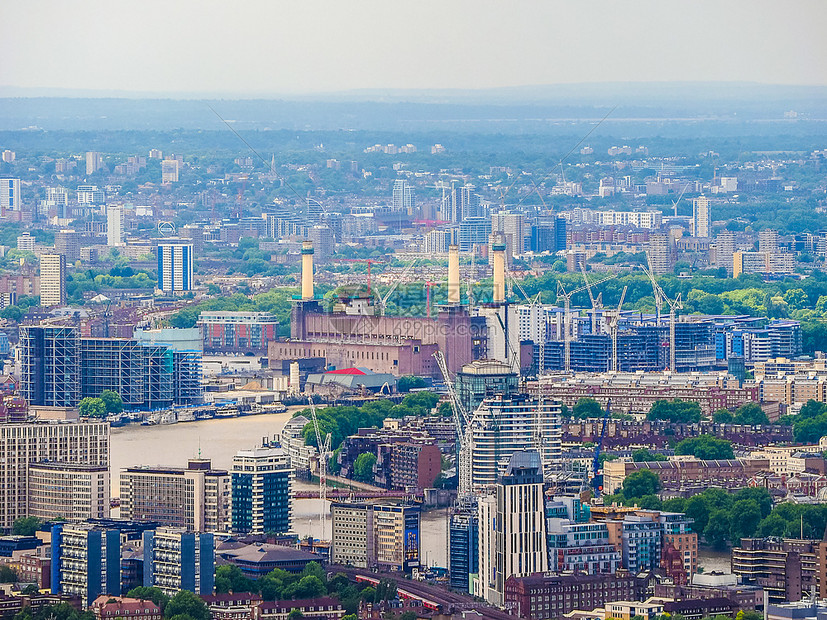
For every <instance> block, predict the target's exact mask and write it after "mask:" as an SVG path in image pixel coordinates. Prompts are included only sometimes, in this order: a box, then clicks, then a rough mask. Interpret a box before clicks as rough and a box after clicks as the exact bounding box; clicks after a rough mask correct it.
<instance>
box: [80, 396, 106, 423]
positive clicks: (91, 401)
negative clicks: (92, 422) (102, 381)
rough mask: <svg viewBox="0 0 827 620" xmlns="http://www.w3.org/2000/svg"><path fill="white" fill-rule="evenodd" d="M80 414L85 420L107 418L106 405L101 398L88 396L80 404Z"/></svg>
mask: <svg viewBox="0 0 827 620" xmlns="http://www.w3.org/2000/svg"><path fill="white" fill-rule="evenodd" d="M78 413H80V415H81V417H84V418H105V417H106V404H105V403H104V402H103V400H102V399H100V398H91V397H89V396H87V397H86V398H84V399H83V400H81V401H80V403H79V404H78Z"/></svg>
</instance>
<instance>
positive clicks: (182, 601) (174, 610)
mask: <svg viewBox="0 0 827 620" xmlns="http://www.w3.org/2000/svg"><path fill="white" fill-rule="evenodd" d="M179 615H184V616H189V617H190V618H192V619H193V620H210V610H209V608H208V607H207V604H206V603H205V602H204V601H203V600H202V599H201V597H199V596H198V595H197V594H195V593H194V592H190V591H189V590H181V591H179V592H177V593H176V594H175V596H173V597H172V598H171V599H169V602H168V603H167V605H166V607H165V608H164V616H165V617H166V618H173V617H175V616H179Z"/></svg>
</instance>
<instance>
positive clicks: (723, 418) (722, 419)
mask: <svg viewBox="0 0 827 620" xmlns="http://www.w3.org/2000/svg"><path fill="white" fill-rule="evenodd" d="M732 419H733V418H732V414H731V413H730V412H729V410H728V409H718V411H716V412H715V413H713V414H712V421H713V422H715V423H717V424H730V423H732Z"/></svg>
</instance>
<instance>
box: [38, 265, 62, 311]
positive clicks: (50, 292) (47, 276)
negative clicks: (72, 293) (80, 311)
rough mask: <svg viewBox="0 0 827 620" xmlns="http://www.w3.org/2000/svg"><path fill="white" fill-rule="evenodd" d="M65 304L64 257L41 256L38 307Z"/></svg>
mask: <svg viewBox="0 0 827 620" xmlns="http://www.w3.org/2000/svg"><path fill="white" fill-rule="evenodd" d="M65 303H66V257H65V256H64V255H63V254H43V255H42V256H41V257H40V305H41V306H43V307H44V308H48V307H50V306H61V305H63V304H65Z"/></svg>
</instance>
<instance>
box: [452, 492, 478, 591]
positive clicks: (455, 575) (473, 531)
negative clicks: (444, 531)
mask: <svg viewBox="0 0 827 620" xmlns="http://www.w3.org/2000/svg"><path fill="white" fill-rule="evenodd" d="M479 565H480V555H479V516H478V514H477V507H476V505H473V504H472V505H469V506H466V507H458V508H456V509H455V510H454V512H452V513H451V516H450V520H449V522H448V578H449V584H450V586H451V588H453V589H454V590H459V591H460V592H465V593H468V592H471V576H472V575H476V574H477V573H478V572H479V569H480V568H479Z"/></svg>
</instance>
